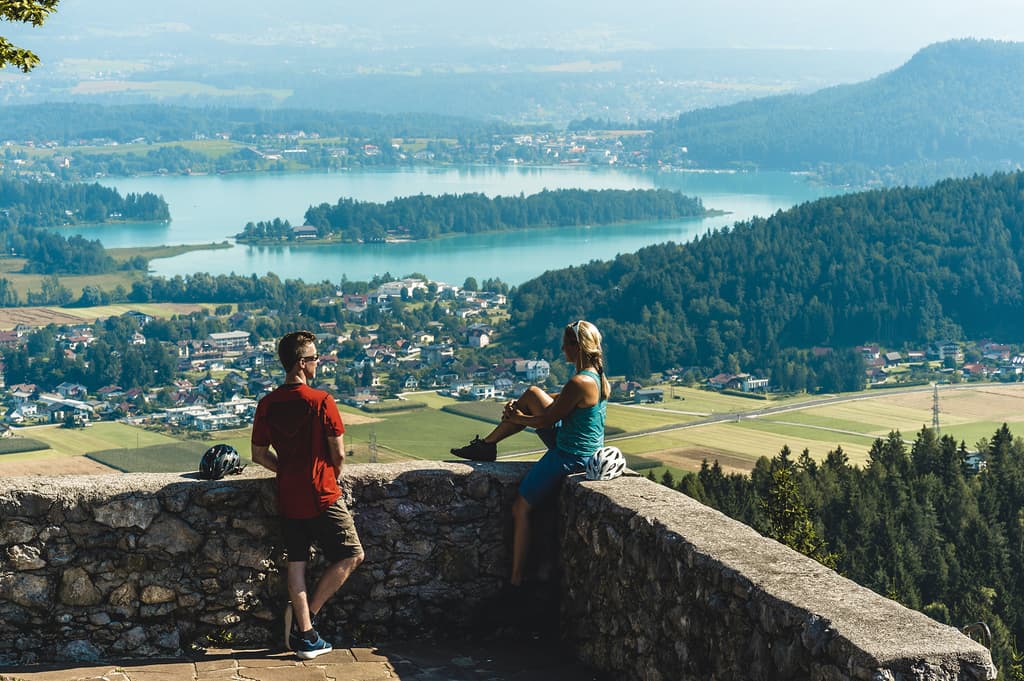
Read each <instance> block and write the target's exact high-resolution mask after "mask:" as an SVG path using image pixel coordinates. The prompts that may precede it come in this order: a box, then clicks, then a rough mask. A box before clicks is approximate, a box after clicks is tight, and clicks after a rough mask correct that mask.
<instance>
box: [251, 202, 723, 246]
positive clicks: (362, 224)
mask: <svg viewBox="0 0 1024 681" xmlns="http://www.w3.org/2000/svg"><path fill="white" fill-rule="evenodd" d="M722 214H724V213H723V212H722V211H710V210H707V209H705V208H704V204H703V202H702V201H701V200H700V199H699V198H697V197H691V196H686V195H684V194H681V193H680V192H675V191H671V190H668V189H600V190H597V189H589V190H583V189H558V190H553V191H552V190H544V191H541V192H539V193H537V194H531V195H529V196H525V195H523V194H520V195H518V196H496V197H494V198H488V197H487V196H485V195H484V194H481V193H467V194H442V195H440V196H428V195H423V194H420V195H417V196H408V197H402V198H397V199H393V200H391V201H388V202H387V203H373V202H369V201H357V200H355V199H350V198H342V199H339V201H338V202H337V203H336V204H333V205H331V204H328V203H322V204H320V205H318V206H310V208H309V209H308V210H307V211H306V215H305V220H306V222H305V224H304V225H301V226H293V225H291V224H290V223H289V222H288V221H287V220H281V219H280V218H275V219H273V220H271V221H266V222H264V221H260V222H256V223H253V222H250V223H248V224H246V225H245V228H244V230H243V231H242V232H240V233H239V234H237V235H236V237H235V238H236V239H237V240H238V241H239V242H241V243H268V242H269V243H279V242H281V241H290V242H302V241H334V242H336V241H345V242H383V241H401V240H423V239H436V238H440V237H444V236H449V235H454V234H476V233H480V232H489V231H509V230H518V229H535V228H551V227H579V226H584V225H610V224H621V223H627V222H640V221H649V220H677V219H680V218H701V217H707V216H711V215H722Z"/></svg>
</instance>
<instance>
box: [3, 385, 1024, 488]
mask: <svg viewBox="0 0 1024 681" xmlns="http://www.w3.org/2000/svg"><path fill="white" fill-rule="evenodd" d="M677 390H678V389H677ZM693 392H695V393H700V395H699V396H698V397H700V398H704V402H703V405H704V406H706V407H708V408H713V409H715V410H716V411H718V413H719V415H720V414H721V413H722V412H724V413H728V414H736V413H737V410H736V409H735V401H737V400H738V401H739V402H740V403H741V404H742V405H743V406H745V407H747V409H748V410H749V409H755V408H764V407H767V406H775V404H774V403H772V402H767V403H766V402H765V401H760V400H757V401H755V400H746V399H743V398H735V397H730V396H716V395H708V396H706V397H705V394H704V391H693ZM716 397H717V398H719V399H718V400H716V399H715V398H716ZM852 397H853V399H851V400H849V401H845V402H839V403H833V404H824V405H817V406H801V405H800V404H799V403H794V404H793V406H792V408H791V409H787V410H785V411H782V412H775V413H768V414H761V415H756V416H755V415H752V414H747V415H744V416H737V417H730V418H729V419H728V420H724V421H718V422H714V423H698V424H694V423H693V421H694V419H696V418H697V417H695V416H693V415H690V414H683V413H679V412H673V411H671V410H667V409H659V408H656V407H654V406H653V405H637V406H634V405H622V404H610V405H609V408H608V426H609V433H608V442H609V443H610V444H614V445H615V446H617V447H619V448H620V449H621V450H622V451H623V453H625V454H626V455H627V457H630V461H631V464H633V465H634V467H636V468H637V469H642V470H645V471H646V470H652V471H654V472H655V474H656V475H660V474H661V473H662V472H664V471H665V470H668V471H671V472H672V474H673V475H675V476H678V475H679V474H680V473H682V472H685V471H696V470H699V468H700V465H701V462H702V460H704V459H708V460H709V461H714V460H718V461H719V463H720V465H721V466H722V468H723V469H724V470H726V471H728V472H740V473H744V472H748V471H749V470H750V469H751V468H752V467H753V466H754V463H755V462H756V461H757V459H758V458H759V457H761V456H768V457H771V456H774V455H776V454H777V453H778V452H779V451H780V450H781V449H782V448H783V447H784V446H788V447H789V448H790V450H792V451H793V452H794V453H799V452H801V451H802V450H803V449H805V448H806V449H808V450H809V451H810V453H811V456H813V457H814V458H816V459H819V460H820V459H822V458H824V457H825V455H826V454H827V453H828V452H829V451H831V450H834V449H835V448H836V447H842V449H843V451H844V452H845V453H846V454H847V456H848V457H849V459H850V462H851V463H853V464H855V465H863V464H864V463H865V462H866V461H867V454H868V451H869V449H870V447H871V444H872V443H873V442H874V440H875V439H876V438H879V437H885V436H886V435H888V433H889V432H890V431H892V430H898V431H900V432H901V433H902V435H903V438H904V440H906V441H908V443H909V442H911V441H913V439H914V438H915V437H916V434H917V432H918V431H919V430H920V429H921V427H922V426H930V425H931V418H932V392H931V391H930V390H926V391H920V392H914V393H903V394H897V393H891V392H887V393H862V394H860V395H858V396H852ZM723 398H724V399H723ZM411 399H413V400H415V401H416V402H420V403H424V404H426V405H428V406H427V407H426V408H422V409H417V410H413V411H401V412H384V413H376V414H372V415H370V414H367V413H365V412H362V411H360V410H357V409H354V408H351V407H348V406H346V405H341V406H340V410H341V412H342V419H343V420H344V421H345V425H346V434H345V448H346V451H347V453H348V454H349V463H351V464H359V463H362V462H368V461H369V460H370V443H371V440H375V442H376V460H377V461H378V462H389V461H399V460H403V459H423V460H433V461H439V460H452V459H453V457H452V455H451V454H450V453H449V451H448V450H449V448H451V447H455V446H460V445H462V444H465V443H466V442H468V441H469V440H470V439H472V438H473V437H474V436H475V435H484V434H485V433H487V432H489V431H490V430H491V428H492V425H491V424H490V423H488V422H486V421H482V420H479V417H480V416H488V415H494V416H496V415H497V414H498V413H499V412H500V408H501V403H500V402H492V403H487V402H485V403H471V402H456V401H455V400H452V399H451V398H446V397H441V396H438V395H436V394H432V393H416V394H415V395H413V396H411ZM687 401H689V398H687V399H686V400H679V401H677V402H687ZM446 405H456V406H457V408H458V410H459V411H462V412H465V413H464V414H460V413H453V412H451V411H442V410H441V407H443V406H446ZM939 409H940V425H941V431H942V434H944V435H947V434H948V435H951V436H953V437H954V438H956V439H957V440H958V441H960V440H962V441H964V442H965V443H966V445H967V447H968V448H969V449H972V448H974V446H975V445H976V443H977V442H978V441H979V440H980V439H981V438H987V437H991V435H992V434H993V433H994V432H995V430H996V429H997V428H998V427H999V426H1000V425H1002V424H1003V423H1007V424H1008V425H1009V427H1010V430H1011V432H1013V433H1015V434H1017V435H1019V436H1024V384H979V385H976V386H967V387H954V386H947V387H942V388H941V389H940V391H939ZM474 415H475V416H477V418H472V416H474ZM16 432H17V433H18V435H21V436H23V437H26V438H32V439H33V440H38V441H39V442H42V443H45V445H47V446H48V447H49V448H48V449H43V450H41V451H35V452H18V453H11V454H0V474H5V475H6V474H10V475H16V474H17V475H21V474H32V473H34V471H32V470H31V468H32V465H33V462H37V463H36V465H37V467H39V468H41V469H43V471H44V472H49V473H52V472H54V471H55V469H59V470H60V472H65V473H75V472H83V473H84V472H97V470H109V469H108V468H107V467H106V466H104V465H102V464H108V465H109V466H112V467H114V468H116V469H120V470H129V471H131V470H148V471H181V472H187V471H193V470H195V469H196V468H197V467H198V461H199V458H200V457H201V455H202V452H203V451H205V449H206V448H207V447H209V446H210V445H211V444H213V443H217V442H224V443H227V444H230V445H232V446H233V447H235V448H236V449H237V450H238V452H239V454H241V456H242V458H243V459H244V460H246V461H248V459H249V437H250V431H249V429H248V428H243V429H238V430H233V431H221V432H218V433H214V434H212V437H210V438H209V439H202V440H199V439H196V440H189V439H181V438H175V437H171V436H168V435H163V434H159V433H153V432H150V431H147V430H144V429H142V428H137V427H133V426H128V425H125V424H121V423H108V422H103V423H96V424H94V425H92V426H90V427H89V428H85V429H78V430H67V429H63V428H59V427H57V426H39V427H32V428H23V429H16ZM10 449H11V450H12V451H13V450H17V449H19V447H18V446H16V445H11V446H10ZM541 453H542V447H541V444H540V441H539V440H538V439H537V438H536V437H535V436H534V435H533V434H532V433H529V432H526V433H522V434H520V435H516V436H514V437H512V438H509V439H507V440H505V441H504V442H503V443H501V444H500V445H499V448H498V456H499V458H500V459H503V460H529V459H536V458H537V457H538V456H539V455H540V454H541ZM85 454H91V455H92V456H93V457H94V458H95V459H96V460H95V461H93V460H89V459H84V461H88V462H89V463H83V462H80V461H76V462H74V465H72V461H71V459H83V455H85ZM55 460H60V462H59V464H57V463H56V462H55ZM14 465H17V466H18V470H21V471H22V472H18V473H14V472H10V471H11V470H13V469H11V468H10V467H11V466H14ZM79 468H81V469H82V470H78V469H79ZM26 470H27V471H28V472H25V471H26Z"/></svg>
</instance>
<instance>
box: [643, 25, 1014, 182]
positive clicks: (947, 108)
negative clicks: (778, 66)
mask: <svg viewBox="0 0 1024 681" xmlns="http://www.w3.org/2000/svg"><path fill="white" fill-rule="evenodd" d="M1022 80H1024V44H1022V43H1005V42H996V41H991V40H986V41H978V40H958V41H953V42H946V43H939V44H935V45H931V46H929V47H926V48H925V49H923V50H921V51H920V52H918V53H917V54H916V55H915V56H914V57H913V58H912V59H911V60H910V61H909V62H907V63H906V64H905V65H904V66H902V67H901V68H898V69H896V70H894V71H892V72H889V73H886V74H883V75H881V76H879V77H877V78H875V79H872V80H870V81H866V82H863V83H858V84H855V85H842V86H837V87H831V88H828V89H825V90H820V91H818V92H815V93H812V94H808V95H786V96H779V97H769V98H764V99H757V100H752V101H748V102H743V103H740V104H735V105H732V106H726V107H718V108H712V109H702V110H698V111H692V112H688V113H684V114H682V115H680V116H679V117H678V118H677V119H675V120H674V121H671V122H668V123H665V124H663V125H662V126H661V127H660V128H659V129H658V130H657V133H656V143H655V144H656V146H657V147H659V148H660V149H662V150H668V149H670V148H673V147H680V146H685V147H687V157H688V158H689V159H690V160H691V161H693V162H695V163H697V164H698V165H702V166H724V165H728V164H731V163H734V162H742V161H746V162H751V163H756V164H758V165H759V166H760V167H762V168H780V169H802V168H809V167H815V166H817V165H818V164H821V163H842V164H846V165H849V164H857V163H862V164H867V165H871V166H882V165H902V164H912V163H915V162H922V161H931V162H944V161H947V160H950V159H959V160H960V161H961V162H962V161H965V160H970V159H975V160H978V161H982V160H983V161H987V162H996V161H1003V160H1010V161H1015V162H1018V163H1019V162H1021V161H1024V90H1022V89H1021V88H1020V87H1019V84H1020V83H1021V82H1022Z"/></svg>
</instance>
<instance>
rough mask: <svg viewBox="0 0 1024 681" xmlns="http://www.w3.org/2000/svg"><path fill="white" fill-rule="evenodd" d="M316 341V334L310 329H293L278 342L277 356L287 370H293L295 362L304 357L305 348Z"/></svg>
mask: <svg viewBox="0 0 1024 681" xmlns="http://www.w3.org/2000/svg"><path fill="white" fill-rule="evenodd" d="M315 342H316V336H314V335H313V334H312V333H310V332H309V331H292V332H291V333H286V334H285V335H284V336H283V337H282V338H281V340H280V341H278V343H277V358H278V359H279V360H281V366H283V367H284V370H285V371H291V370H292V367H294V366H295V363H296V362H298V361H299V358H300V357H302V354H303V350H304V349H305V348H306V347H307V346H309V345H310V344H311V343H315Z"/></svg>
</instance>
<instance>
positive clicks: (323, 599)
mask: <svg viewBox="0 0 1024 681" xmlns="http://www.w3.org/2000/svg"><path fill="white" fill-rule="evenodd" d="M363 557H364V555H363V554H362V553H359V554H357V555H355V556H352V557H351V558H343V559H342V560H339V561H337V562H336V563H332V564H331V565H329V566H327V569H326V570H324V574H323V575H321V576H320V580H319V581H318V582H317V583H316V588H315V589H314V590H313V598H312V599H311V600H310V601H309V612H310V613H313V614H316V613H318V612H320V609H321V608H323V607H324V604H325V603H327V601H328V600H329V599H330V597H331V596H333V595H334V594H336V593H337V592H338V589H340V588H341V587H342V585H343V584H344V583H345V581H346V580H347V579H348V577H349V575H351V574H352V571H353V570H355V569H356V568H357V567H359V564H360V563H362V562H363ZM297 616H298V615H297V614H296V617H297Z"/></svg>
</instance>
